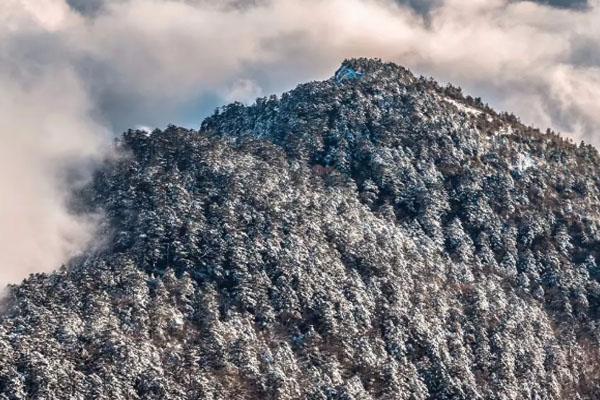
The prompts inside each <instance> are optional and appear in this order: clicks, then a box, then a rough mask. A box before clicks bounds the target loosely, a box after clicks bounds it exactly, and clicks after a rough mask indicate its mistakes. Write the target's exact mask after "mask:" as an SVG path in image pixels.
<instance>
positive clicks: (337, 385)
mask: <svg viewBox="0 0 600 400" xmlns="http://www.w3.org/2000/svg"><path fill="white" fill-rule="evenodd" d="M116 148H117V150H118V152H119V154H121V157H118V158H116V159H113V160H110V161H107V162H106V163H105V164H104V165H103V166H101V168H99V170H98V172H97V173H96V175H95V177H94V180H93V182H91V183H90V184H89V185H88V186H86V187H85V188H84V189H82V190H81V192H79V193H77V197H76V200H77V203H78V207H79V208H80V209H81V211H101V212H102V213H103V214H104V215H105V221H106V222H105V227H104V229H103V230H102V235H101V236H102V237H101V239H102V240H103V241H104V242H106V244H105V246H103V247H102V249H101V250H96V251H93V252H92V251H90V252H89V253H88V254H86V255H84V256H82V257H80V258H78V259H76V260H73V261H72V262H71V263H70V264H69V265H68V266H66V267H64V268H62V269H61V270H60V271H58V272H56V273H52V274H47V275H45V274H37V275H34V276H32V277H30V278H29V279H27V280H26V281H25V282H23V283H22V284H20V285H17V286H13V287H11V289H10V293H9V296H8V299H7V300H6V302H7V305H6V310H5V311H4V313H3V315H2V316H1V317H0V399H69V398H73V399H80V398H81V399H83V398H94V399H119V398H123V399H197V398H203V399H204V398H206V399H234V398H239V399H246V398H249V399H252V398H255V399H263V398H273V399H297V398H308V399H370V398H373V399H478V398H479V399H577V398H580V399H595V398H598V397H600V383H599V382H600V379H599V378H600V370H599V369H598V368H599V366H598V365H599V364H598V361H599V360H600V358H599V356H600V347H599V338H600V327H599V326H598V325H599V324H598V322H599V320H600V283H599V279H600V268H599V267H598V266H597V265H596V259H597V257H598V256H599V254H598V252H599V251H600V231H599V226H600V225H599V224H600V215H599V212H598V209H599V204H600V203H599V195H600V182H599V178H598V177H599V176H600V174H599V168H600V158H599V156H598V153H597V151H596V150H595V149H594V148H593V147H591V146H589V145H584V144H581V145H574V144H572V143H570V142H569V141H568V140H565V139H563V138H561V137H559V136H558V135H555V134H554V133H552V132H547V133H544V134H542V133H540V132H539V131H537V130H535V129H533V128H530V127H527V126H524V125H523V124H521V123H520V122H519V121H518V119H517V118H516V117H514V116H512V115H508V114H498V113H496V112H494V111H493V110H492V109H490V108H489V107H487V106H485V105H484V104H483V103H482V102H481V101H480V100H479V99H472V98H470V97H464V96H463V94H462V93H461V91H460V89H458V88H455V87H452V86H448V87H441V86H439V85H438V84H437V83H436V82H434V81H432V80H429V79H424V78H417V77H415V76H413V75H412V74H411V73H410V72H409V71H408V70H406V69H404V68H402V67H399V66H396V65H393V64H386V63H383V62H381V61H378V60H368V59H354V60H347V61H345V62H344V63H343V64H342V66H341V67H340V69H339V70H338V71H337V73H336V74H335V75H334V76H333V77H332V78H331V79H329V80H326V81H322V82H311V83H307V84H303V85H300V86H298V87H297V88H296V89H294V90H292V91H291V92H289V93H286V94H284V95H282V96H281V98H277V97H275V96H272V97H269V98H264V99H259V100H257V102H256V103H255V104H253V105H252V106H244V105H242V104H237V103H236V104H232V105H229V106H226V107H223V108H221V109H219V110H218V111H217V112H216V113H215V114H214V115H213V116H211V117H209V118H207V119H206V120H205V121H204V122H203V124H202V127H201V129H200V130H199V131H190V130H186V129H183V128H177V127H169V128H168V129H166V130H164V131H160V130H155V131H154V132H152V133H150V134H149V133H147V132H143V131H134V130H132V131H128V132H126V133H125V134H124V135H123V136H122V137H121V138H120V139H119V140H118V141H117V143H116Z"/></svg>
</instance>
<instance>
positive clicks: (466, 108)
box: [442, 97, 483, 115]
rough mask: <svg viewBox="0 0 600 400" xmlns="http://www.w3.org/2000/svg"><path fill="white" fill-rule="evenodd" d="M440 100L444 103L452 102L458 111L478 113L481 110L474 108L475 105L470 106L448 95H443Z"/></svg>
mask: <svg viewBox="0 0 600 400" xmlns="http://www.w3.org/2000/svg"><path fill="white" fill-rule="evenodd" d="M442 100H443V101H445V102H446V103H450V104H452V105H453V106H454V107H456V108H458V110H459V111H463V112H465V113H467V114H472V115H480V114H481V113H482V112H483V111H481V110H478V109H476V108H475V107H471V106H468V105H466V104H463V103H460V102H458V101H456V100H454V99H451V98H449V97H443V98H442Z"/></svg>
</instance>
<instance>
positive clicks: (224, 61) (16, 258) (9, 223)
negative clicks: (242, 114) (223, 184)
mask: <svg viewBox="0 0 600 400" xmlns="http://www.w3.org/2000/svg"><path fill="white" fill-rule="evenodd" d="M70 3H71V4H79V8H80V9H81V10H87V12H88V13H87V14H86V13H83V14H85V15H82V14H80V13H79V12H77V11H75V10H74V9H73V8H72V7H70V6H69V5H68V4H67V2H66V0H3V1H2V2H1V3H0V87H2V91H3V94H2V96H1V97H0V161H1V162H2V164H1V165H0V170H1V171H2V172H0V185H2V188H3V194H2V197H1V198H0V201H1V202H2V203H1V207H0V221H1V226H2V228H0V235H1V236H2V237H1V238H0V282H5V281H15V280H17V279H19V278H22V277H23V276H25V274H26V273H29V272H31V271H34V270H36V271H38V270H44V269H50V268H54V267H56V266H57V265H58V264H60V263H61V262H64V261H65V260H66V259H68V257H69V255H70V254H72V253H73V252H76V251H78V250H80V249H82V248H84V247H85V245H86V243H87V242H88V240H89V238H90V237H91V234H92V232H91V230H90V229H89V224H87V223H86V221H85V218H77V217H74V216H73V215H71V214H70V213H69V212H68V211H67V208H66V207H65V203H66V201H67V197H68V195H67V193H68V190H67V189H66V188H65V187H64V185H65V180H64V171H65V168H68V167H69V166H72V165H74V163H75V164H76V163H80V162H84V161H86V160H89V159H93V158H98V157H101V156H102V155H103V152H104V150H103V148H104V143H105V142H106V139H108V138H109V137H110V135H111V133H110V131H111V130H113V129H116V130H117V131H118V130H122V129H126V128H128V127H132V126H164V125H166V124H168V123H170V122H173V123H189V122H190V121H194V122H195V123H196V124H197V123H199V122H200V119H201V116H202V115H203V114H205V113H206V112H207V110H208V109H213V108H214V107H215V106H217V105H219V103H220V102H226V101H230V100H241V101H244V102H248V101H251V100H252V99H253V98H254V97H255V96H257V95H262V94H269V93H271V92H280V91H282V90H285V89H288V88H290V87H292V86H294V85H295V84H296V83H298V82H301V81H307V80H313V79H320V78H326V77H328V76H329V75H330V74H332V72H333V71H334V70H335V69H336V68H337V66H338V65H339V63H340V61H341V60H342V59H343V58H346V57H355V56H371V57H380V58H383V59H385V60H390V61H395V62H397V63H400V64H403V65H405V66H407V67H409V68H412V69H414V70H415V71H417V72H421V73H426V74H431V75H433V76H434V77H436V78H439V79H441V80H442V81H452V82H453V83H458V84H460V85H462V86H463V87H464V88H465V89H466V90H467V91H468V92H470V93H472V94H474V95H477V96H482V97H483V98H484V100H488V101H489V102H490V103H491V104H492V105H494V106H496V107H498V108H500V109H506V110H509V111H513V112H515V113H517V114H518V115H520V116H521V117H522V119H523V120H525V121H526V122H530V123H533V124H535V125H537V126H539V127H541V128H545V127H547V126H550V127H553V128H556V129H558V130H561V131H563V132H566V133H567V134H569V135H572V136H573V137H575V138H585V139H586V140H587V141H590V142H592V143H595V144H599V143H600V136H598V134H597V133H596V131H597V129H598V126H599V125H600V101H598V93H600V46H599V45H597V43H599V42H600V27H599V26H598V24H597V21H598V20H600V5H599V3H598V0H594V1H590V2H589V7H588V8H586V9H568V8H553V7H547V6H543V5H540V4H538V3H534V2H517V1H512V0H472V1H463V0H438V1H428V2H427V4H428V5H427V7H426V8H427V9H429V14H428V15H427V16H426V17H424V16H423V15H422V14H418V13H416V12H415V11H414V9H413V8H409V7H408V6H404V5H401V4H400V3H399V2H397V1H394V0H303V1H299V0H272V1H268V0H262V1H255V2H250V3H252V4H250V3H248V2H246V4H245V6H244V7H240V6H239V5H240V4H241V3H244V2H243V1H226V2H220V3H215V2H211V1H205V0H195V1H191V0H190V1H175V0H173V1H170V0H105V1H101V0H93V1H92V0H89V1H87V2H86V1H82V0H70ZM405 3H406V2H405ZM409 3H415V2H409ZM578 3H581V2H578ZM5 193H6V194H5Z"/></svg>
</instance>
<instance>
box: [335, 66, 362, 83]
mask: <svg viewBox="0 0 600 400" xmlns="http://www.w3.org/2000/svg"><path fill="white" fill-rule="evenodd" d="M364 75H365V74H364V73H362V72H359V71H357V70H355V69H354V68H352V67H348V66H344V67H342V68H340V69H339V70H338V71H337V72H336V73H335V81H336V82H337V83H342V82H344V81H348V80H355V79H361V78H362V77H363V76H364Z"/></svg>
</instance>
